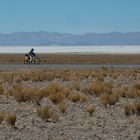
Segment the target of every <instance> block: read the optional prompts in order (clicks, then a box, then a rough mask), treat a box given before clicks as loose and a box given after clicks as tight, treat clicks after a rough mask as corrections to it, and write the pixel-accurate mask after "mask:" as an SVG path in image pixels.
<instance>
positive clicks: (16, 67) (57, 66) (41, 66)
mask: <svg viewBox="0 0 140 140" xmlns="http://www.w3.org/2000/svg"><path fill="white" fill-rule="evenodd" d="M101 67H109V68H131V67H132V68H139V67H140V65H122V64H121V65H109V64H105V65H101V64H31V65H28V64H10V63H9V64H0V71H15V70H34V69H92V68H93V69H94V68H101Z"/></svg>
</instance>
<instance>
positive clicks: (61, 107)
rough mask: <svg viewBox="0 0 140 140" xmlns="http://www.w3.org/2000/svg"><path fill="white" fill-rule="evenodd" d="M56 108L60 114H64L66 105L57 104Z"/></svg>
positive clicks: (62, 103)
mask: <svg viewBox="0 0 140 140" xmlns="http://www.w3.org/2000/svg"><path fill="white" fill-rule="evenodd" d="M58 108H59V110H60V111H61V113H65V111H66V105H65V103H64V102H61V103H59V104H58Z"/></svg>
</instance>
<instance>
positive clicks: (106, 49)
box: [0, 46, 140, 54]
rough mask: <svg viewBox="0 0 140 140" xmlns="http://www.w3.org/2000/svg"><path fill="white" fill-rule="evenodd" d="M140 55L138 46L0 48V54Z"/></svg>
mask: <svg viewBox="0 0 140 140" xmlns="http://www.w3.org/2000/svg"><path fill="white" fill-rule="evenodd" d="M31 48H34V49H35V52H37V53H95V54H96V53H97V54H98V53H134V54H135V53H140V46H0V53H27V52H28V51H29V50H30V49H31Z"/></svg>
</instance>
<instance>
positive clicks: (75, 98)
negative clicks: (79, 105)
mask: <svg viewBox="0 0 140 140" xmlns="http://www.w3.org/2000/svg"><path fill="white" fill-rule="evenodd" d="M69 99H70V100H71V101H72V102H78V101H80V102H85V101H86V100H87V97H86V96H85V95H82V94H81V93H79V92H76V93H74V94H73V95H70V96H69Z"/></svg>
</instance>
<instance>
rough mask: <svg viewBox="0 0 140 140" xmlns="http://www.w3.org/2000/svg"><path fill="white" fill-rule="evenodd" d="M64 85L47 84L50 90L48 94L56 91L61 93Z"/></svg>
mask: <svg viewBox="0 0 140 140" xmlns="http://www.w3.org/2000/svg"><path fill="white" fill-rule="evenodd" d="M62 89H63V87H62V85H60V84H59V83H50V84H48V86H47V90H48V94H49V95H50V94H56V93H58V92H59V93H60V92H62Z"/></svg>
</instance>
